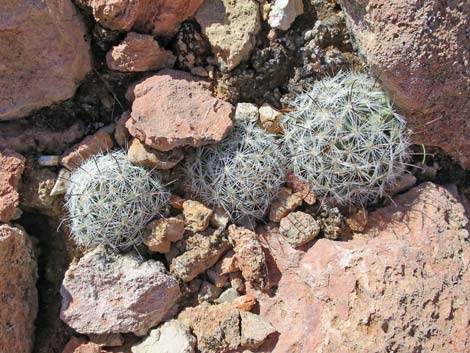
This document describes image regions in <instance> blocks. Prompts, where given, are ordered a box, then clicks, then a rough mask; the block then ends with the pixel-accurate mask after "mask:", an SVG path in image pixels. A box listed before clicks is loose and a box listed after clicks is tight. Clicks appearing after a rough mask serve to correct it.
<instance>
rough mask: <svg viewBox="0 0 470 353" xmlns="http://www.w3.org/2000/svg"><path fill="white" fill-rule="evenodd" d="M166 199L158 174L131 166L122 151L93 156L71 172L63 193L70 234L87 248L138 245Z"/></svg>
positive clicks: (167, 194)
mask: <svg viewBox="0 0 470 353" xmlns="http://www.w3.org/2000/svg"><path fill="white" fill-rule="evenodd" d="M168 199H169V193H168V192H166V191H165V190H164V188H163V186H162V184H161V182H160V179H159V178H158V176H157V175H155V174H154V173H152V172H150V171H148V170H146V169H144V168H142V167H137V166H134V165H132V164H131V163H130V162H129V160H128V159H127V156H126V153H125V152H124V151H122V150H117V151H113V152H110V153H108V154H98V155H96V156H93V157H91V158H89V159H87V160H85V161H84V162H83V163H82V164H81V165H80V167H78V168H77V169H75V170H74V171H73V172H72V173H71V176H70V184H69V187H68V189H67V193H66V195H65V200H66V202H65V207H66V209H67V210H68V213H69V217H68V219H67V221H68V224H69V226H70V231H71V235H72V238H73V239H74V241H75V242H76V243H77V245H79V246H81V247H83V248H92V247H95V246H97V245H100V244H105V245H107V246H109V247H111V248H112V249H114V250H126V249H129V248H131V247H135V246H137V245H139V244H140V243H141V242H142V240H143V239H142V230H143V229H144V227H145V226H146V224H147V223H148V222H149V221H150V220H151V219H152V218H153V217H154V216H155V215H158V214H161V213H162V212H163V210H164V208H165V206H166V203H167V201H168Z"/></svg>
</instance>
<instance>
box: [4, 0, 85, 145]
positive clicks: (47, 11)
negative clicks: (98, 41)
mask: <svg viewBox="0 0 470 353" xmlns="http://www.w3.org/2000/svg"><path fill="white" fill-rule="evenodd" d="M85 35H86V28H85V26H84V24H83V22H82V19H81V16H80V14H79V13H78V11H77V10H76V9H75V7H74V5H73V3H72V2H71V1H70V0H56V1H47V2H46V1H39V0H33V1H21V0H9V1H7V2H5V3H3V4H2V18H1V20H0V62H1V63H2V65H1V66H0V121H1V120H9V119H16V118H21V117H24V116H26V115H28V114H29V113H30V112H32V111H33V110H35V109H38V108H42V107H46V106H49V105H52V104H53V103H57V102H59V101H62V100H65V99H68V98H71V97H72V96H73V95H74V93H75V89H76V88H77V86H78V83H79V81H80V80H82V79H83V78H85V76H86V74H87V73H88V72H89V71H90V70H91V56H90V53H89V46H88V44H87V43H86V41H85ZM10 148H11V147H10Z"/></svg>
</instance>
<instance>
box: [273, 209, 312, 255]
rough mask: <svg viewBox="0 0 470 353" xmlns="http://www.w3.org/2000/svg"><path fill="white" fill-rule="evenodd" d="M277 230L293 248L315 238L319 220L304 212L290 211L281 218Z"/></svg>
mask: <svg viewBox="0 0 470 353" xmlns="http://www.w3.org/2000/svg"><path fill="white" fill-rule="evenodd" d="M279 231H280V233H281V234H282V236H284V237H285V238H286V240H287V242H288V243H289V244H290V245H292V246H293V247H294V248H298V247H300V246H302V245H304V244H307V243H308V242H309V241H311V240H313V239H315V237H316V236H317V235H318V233H320V222H318V221H317V220H315V218H313V217H312V216H311V215H309V214H308V213H305V212H292V213H289V214H288V215H287V216H286V217H284V218H283V219H281V223H280V226H279Z"/></svg>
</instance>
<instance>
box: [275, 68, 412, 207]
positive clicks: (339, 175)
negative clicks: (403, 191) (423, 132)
mask: <svg viewBox="0 0 470 353" xmlns="http://www.w3.org/2000/svg"><path fill="white" fill-rule="evenodd" d="M292 108H293V111H292V112H290V113H287V114H285V116H284V117H283V119H282V126H283V129H284V137H283V150H284V152H285V154H286V155H287V157H288V159H289V161H290V169H292V171H293V173H294V174H295V175H296V176H297V177H299V178H302V179H304V180H306V181H307V182H309V183H310V184H311V186H312V190H313V191H314V192H315V193H316V194H317V195H318V196H319V197H320V198H324V199H326V198H331V199H332V200H334V201H335V202H336V203H338V204H349V205H354V204H360V205H365V204H367V203H368V202H371V201H375V200H377V199H378V198H379V197H380V196H382V195H383V194H384V192H385V191H386V190H387V189H388V188H389V187H391V186H393V184H394V182H395V181H396V179H397V178H398V177H399V176H400V175H401V174H402V173H403V172H404V171H405V167H406V162H407V160H408V159H409V152H408V147H409V140H408V134H407V130H406V128H405V121H404V119H403V117H401V116H400V115H398V114H397V113H396V112H394V110H393V108H392V104H391V102H390V100H389V99H388V98H387V96H386V95H385V94H384V92H383V91H382V90H380V89H379V88H378V87H377V86H376V82H374V80H373V79H372V78H370V77H368V76H367V75H365V74H361V73H354V72H349V73H340V74H338V75H336V76H334V77H329V78H326V79H323V80H321V81H319V82H316V83H315V84H314V85H312V86H311V87H310V88H309V89H308V90H307V91H305V92H303V93H301V94H300V95H298V96H297V97H296V99H295V100H294V101H293V102H292Z"/></svg>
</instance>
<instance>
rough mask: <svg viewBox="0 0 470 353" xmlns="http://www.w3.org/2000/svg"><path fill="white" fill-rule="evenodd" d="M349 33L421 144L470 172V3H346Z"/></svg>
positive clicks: (352, 0)
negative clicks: (435, 148)
mask: <svg viewBox="0 0 470 353" xmlns="http://www.w3.org/2000/svg"><path fill="white" fill-rule="evenodd" d="M340 3H341V4H342V6H343V10H344V13H345V15H346V19H347V24H348V27H349V30H350V32H351V33H352V35H353V36H354V37H355V40H356V43H357V47H358V49H359V51H360V53H361V54H362V55H363V56H364V57H365V59H366V60H367V62H368V64H369V66H370V68H371V70H372V71H373V73H374V74H375V75H376V76H377V77H378V78H379V79H380V80H381V81H382V83H383V85H384V87H385V88H386V89H387V90H388V91H389V92H390V94H391V95H392V97H393V101H394V103H395V104H396V105H397V106H398V107H400V108H401V109H402V110H403V111H404V113H405V114H404V115H405V117H406V118H407V121H408V123H409V125H410V127H411V128H412V129H413V130H414V134H413V140H414V142H416V143H424V144H426V145H432V146H439V147H441V148H442V149H444V150H445V151H446V152H448V153H450V154H451V155H452V156H453V157H454V158H456V159H457V160H458V161H460V163H461V164H462V166H463V167H464V168H469V167H470V139H469V138H468V136H469V135H470V124H469V123H468V116H470V105H469V104H468V97H469V96H470V63H469V60H468V50H469V47H470V36H469V35H468V28H469V27H470V16H469V14H470V3H469V2H468V1H465V0H458V1H453V2H452V3H449V4H445V5H444V6H443V4H442V3H441V2H440V1H438V0H429V1H424V2H418V3H415V2H409V1H405V0H392V1H387V2H386V3H384V2H383V1H380V0H366V1H356V0H342V1H340Z"/></svg>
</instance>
